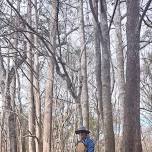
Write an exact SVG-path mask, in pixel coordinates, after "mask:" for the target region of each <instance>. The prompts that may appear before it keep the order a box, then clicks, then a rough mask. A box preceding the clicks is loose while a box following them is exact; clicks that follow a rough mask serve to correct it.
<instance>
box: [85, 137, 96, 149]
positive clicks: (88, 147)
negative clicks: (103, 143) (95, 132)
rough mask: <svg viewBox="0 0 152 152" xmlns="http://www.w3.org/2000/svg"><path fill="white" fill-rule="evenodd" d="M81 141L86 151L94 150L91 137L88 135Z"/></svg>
mask: <svg viewBox="0 0 152 152" xmlns="http://www.w3.org/2000/svg"><path fill="white" fill-rule="evenodd" d="M83 143H84V144H85V145H86V147H87V152H94V147H95V144H94V142H93V140H92V139H90V137H87V138H86V139H85V140H84V141H83Z"/></svg>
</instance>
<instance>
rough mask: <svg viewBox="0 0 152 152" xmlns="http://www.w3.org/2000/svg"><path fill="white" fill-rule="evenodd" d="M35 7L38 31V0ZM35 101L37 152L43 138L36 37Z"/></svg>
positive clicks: (35, 40)
mask: <svg viewBox="0 0 152 152" xmlns="http://www.w3.org/2000/svg"><path fill="white" fill-rule="evenodd" d="M34 4H35V7H34V11H35V14H34V16H35V22H34V26H35V30H36V31H37V32H38V12H37V11H38V10H37V0H35V1H34ZM34 45H35V49H34V77H33V82H34V101H35V112H36V119H35V125H36V137H37V138H36V141H35V142H36V152H41V151H42V139H41V100H40V87H39V59H38V47H39V46H38V38H37V36H36V35H35V37H34Z"/></svg>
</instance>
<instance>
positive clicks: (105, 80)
mask: <svg viewBox="0 0 152 152" xmlns="http://www.w3.org/2000/svg"><path fill="white" fill-rule="evenodd" d="M100 13H101V17H100V19H101V31H102V38H103V39H101V44H102V63H101V64H102V101H103V116H104V138H105V152H115V139H114V131H113V115H112V104H111V78H110V58H111V54H110V37H109V32H108V23H107V4H106V1H105V0H103V1H100Z"/></svg>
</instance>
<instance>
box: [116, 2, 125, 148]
mask: <svg viewBox="0 0 152 152" xmlns="http://www.w3.org/2000/svg"><path fill="white" fill-rule="evenodd" d="M114 26H115V44H116V60H117V72H116V78H117V79H116V82H117V86H118V102H119V109H120V118H119V119H120V125H121V124H122V121H123V116H124V113H123V104H124V100H125V76H124V54H123V40H122V27H121V12H120V0H119V1H118V4H117V8H116V12H115V17H114ZM120 143H121V142H118V144H120ZM119 146H121V145H119Z"/></svg>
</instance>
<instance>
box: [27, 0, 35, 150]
mask: <svg viewBox="0 0 152 152" xmlns="http://www.w3.org/2000/svg"><path fill="white" fill-rule="evenodd" d="M27 9H28V10H27V16H28V23H29V25H32V18H31V17H32V2H31V0H28V8H27ZM28 30H29V29H28ZM32 38H33V36H32V34H31V33H28V39H29V40H30V41H31V42H33V41H32ZM32 49H33V48H32V46H31V44H30V42H27V63H28V73H27V75H28V79H29V80H28V89H29V90H28V102H29V113H28V127H29V130H28V131H29V141H28V144H29V145H28V146H29V152H35V151H36V150H35V139H34V137H33V136H34V135H35V127H34V126H35V104H34V93H33V61H32V60H33V52H32V51H33V50H32Z"/></svg>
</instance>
